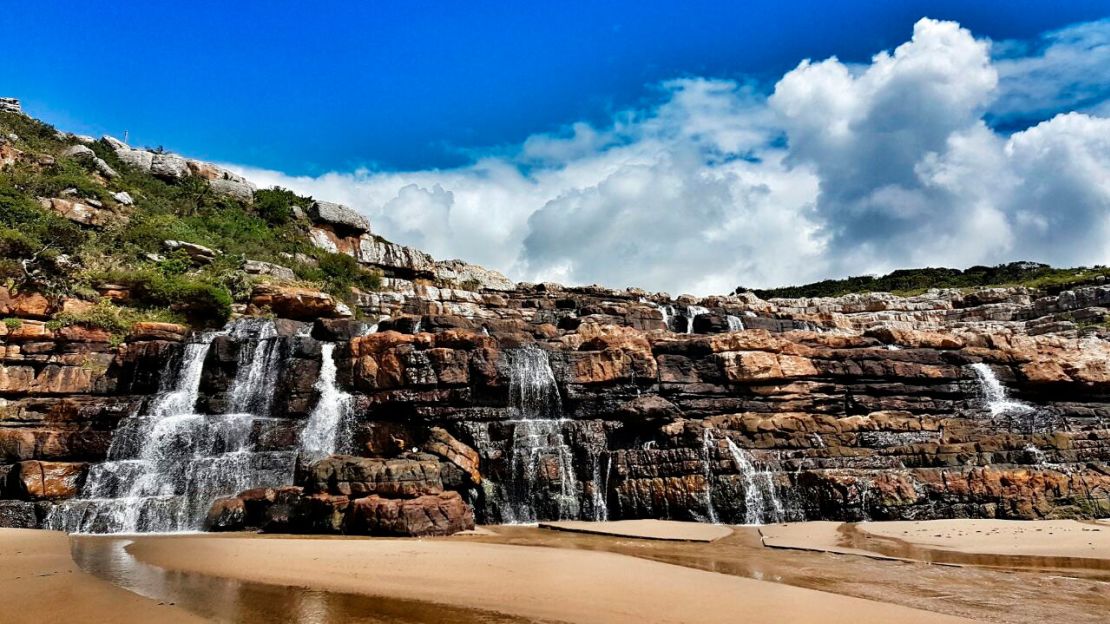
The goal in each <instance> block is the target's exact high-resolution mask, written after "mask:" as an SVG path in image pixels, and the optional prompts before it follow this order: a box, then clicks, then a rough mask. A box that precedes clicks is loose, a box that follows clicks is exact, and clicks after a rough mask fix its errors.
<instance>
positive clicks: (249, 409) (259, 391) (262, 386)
mask: <svg viewBox="0 0 1110 624" xmlns="http://www.w3.org/2000/svg"><path fill="white" fill-rule="evenodd" d="M232 336H233V337H234V338H236V339H238V340H240V341H243V343H242V345H241V346H240V348H239V362H238V365H239V367H238V373H239V374H237V375H236V376H235V381H234V383H233V384H232V386H231V391H230V393H229V397H228V399H229V401H230V409H231V412H232V413H247V414H269V413H270V403H271V402H272V401H273V399H274V393H273V392H271V390H272V389H273V387H274V386H275V385H276V384H277V375H278V370H279V368H280V365H281V360H280V358H281V349H280V348H279V347H280V341H278V340H277V328H276V327H274V324H273V323H272V322H270V321H267V320H263V319H241V320H240V321H238V322H236V323H235V325H234V329H233V330H232ZM251 345H253V348H248V347H250V346H251ZM244 371H245V372H246V374H242V373H243V372H244Z"/></svg>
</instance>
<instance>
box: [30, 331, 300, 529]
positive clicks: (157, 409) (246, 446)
mask: <svg viewBox="0 0 1110 624" xmlns="http://www.w3.org/2000/svg"><path fill="white" fill-rule="evenodd" d="M230 333H231V335H232V336H236V337H239V338H242V339H245V340H247V342H246V343H244V344H243V345H242V347H241V349H248V347H249V351H250V353H251V356H249V357H246V358H243V359H240V362H239V364H240V366H239V369H238V371H237V374H236V378H235V381H234V383H233V384H232V388H234V389H235V390H234V392H233V394H235V397H234V398H233V400H232V401H231V403H232V404H233V405H248V406H254V407H255V409H266V410H268V409H269V404H270V401H271V399H272V397H273V395H274V392H275V388H274V383H275V382H276V379H277V373H276V371H274V372H271V371H269V370H258V369H260V368H262V367H274V366H276V365H277V364H278V362H277V361H275V356H274V353H275V351H276V349H277V347H276V346H275V345H266V346H265V347H264V348H263V347H262V345H260V344H258V343H261V342H264V341H265V342H277V340H276V331H275V330H274V327H273V324H272V323H269V322H265V323H259V322H258V321H257V319H249V320H244V321H240V322H238V323H237V324H236V325H234V326H233V327H232V328H231V331H230ZM216 335H217V334H212V333H209V334H203V335H201V336H199V337H198V338H197V339H196V340H194V341H192V342H189V343H187V344H186V345H185V347H184V349H183V353H182V357H181V362H180V366H179V367H178V368H177V372H176V374H174V372H173V370H172V368H171V370H168V371H167V372H166V375H165V376H164V379H165V380H166V381H165V382H164V383H163V388H162V391H161V392H160V393H159V395H158V396H157V398H155V400H154V401H153V403H151V405H150V406H149V407H148V409H147V410H145V412H144V413H142V414H140V415H137V416H131V417H128V418H125V419H123V420H121V421H120V424H119V426H118V427H117V429H116V431H115V433H114V435H113V438H112V443H111V446H110V447H109V450H108V459H107V461H105V462H102V463H100V464H97V465H95V466H93V467H92V468H91V469H90V471H89V475H88V478H87V479H86V481H85V485H84V486H83V487H82V490H81V494H80V496H79V498H77V499H74V500H70V501H66V502H64V503H61V504H59V505H57V506H55V507H54V509H53V510H52V511H51V513H50V515H49V517H48V519H47V526H49V527H50V528H53V529H58V530H65V531H69V532H80V533H136V532H173V531H186V530H197V529H200V528H201V525H202V522H203V519H204V517H205V515H206V513H207V511H208V508H209V506H210V505H211V503H212V501H213V500H215V499H216V498H218V497H220V496H226V495H229V494H234V493H237V492H240V491H242V490H246V489H249V488H252V487H259V486H263V485H280V484H285V483H289V482H290V481H291V479H292V472H293V461H294V457H295V453H294V452H292V451H289V450H284V451H282V450H278V451H256V450H255V449H254V443H253V441H252V440H253V439H254V438H255V436H256V434H257V433H258V432H259V431H260V430H265V428H266V427H267V426H269V425H272V424H274V423H275V421H276V419H272V418H269V417H268V414H267V413H265V412H255V413H231V414H224V415H203V414H197V413H195V407H196V402H197V399H198V396H199V388H200V381H201V375H202V372H203V370H204V361H205V358H206V357H207V355H208V352H209V348H210V346H211V344H212V340H213V339H214V338H215V336H216ZM248 388H249V389H250V390H249V391H248V390H247V389H248Z"/></svg>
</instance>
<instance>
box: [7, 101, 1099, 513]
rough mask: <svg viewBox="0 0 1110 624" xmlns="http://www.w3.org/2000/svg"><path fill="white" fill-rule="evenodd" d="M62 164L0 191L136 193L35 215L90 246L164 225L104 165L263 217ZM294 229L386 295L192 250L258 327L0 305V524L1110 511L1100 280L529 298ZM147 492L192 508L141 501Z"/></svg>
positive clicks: (199, 176)
mask: <svg viewBox="0 0 1110 624" xmlns="http://www.w3.org/2000/svg"><path fill="white" fill-rule="evenodd" d="M13 106H14V109H13V108H12V107H13ZM4 107H7V108H4ZM0 110H8V111H11V110H16V111H18V103H14V104H13V103H11V102H9V101H6V100H0ZM64 137H65V144H64V148H65V151H64V152H63V151H62V147H58V149H56V150H55V151H54V152H53V153H52V154H47V155H35V154H32V153H31V152H30V150H29V149H28V151H23V150H22V149H17V146H18V147H20V148H22V147H25V144H24V143H21V142H19V141H18V140H17V139H10V138H4V139H2V140H0V163H10V162H17V161H19V162H26V163H27V164H28V165H29V166H36V167H37V166H47V164H44V163H53V159H54V157H55V156H57V157H58V158H64V159H72V160H79V161H81V162H83V163H84V164H85V169H86V171H87V172H88V174H89V176H91V177H92V178H93V179H95V181H96V182H97V184H100V183H105V187H106V188H107V189H108V190H116V191H117V192H115V193H112V194H110V195H109V194H107V193H98V194H96V198H93V197H89V196H86V195H90V194H85V195H81V194H79V193H77V192H76V191H74V190H72V189H67V190H64V191H59V192H58V193H57V194H58V195H59V196H58V197H47V198H40V202H41V205H42V207H43V208H44V209H46V210H50V211H53V212H55V213H57V214H58V215H61V216H63V217H64V218H66V219H69V220H71V221H73V222H76V223H78V224H79V225H80V226H82V228H84V229H88V230H92V229H97V228H104V229H106V231H111V228H112V227H114V226H115V224H117V223H122V222H123V221H122V220H123V219H126V218H127V215H128V214H129V212H128V210H125V207H127V206H131V205H132V204H133V203H134V202H135V201H136V200H139V201H140V202H141V201H143V200H144V198H143V197H142V196H141V195H139V196H136V198H131V196H130V195H128V194H127V193H125V192H123V191H121V190H119V188H120V187H119V186H118V180H117V181H116V182H115V184H117V185H116V186H112V185H111V184H107V183H106V180H108V179H109V178H111V177H112V173H114V172H109V171H107V170H104V169H103V168H101V167H100V165H99V164H98V163H97V162H96V160H97V159H96V154H97V153H101V154H103V153H104V151H103V150H104V149H105V148H106V147H110V148H111V149H112V150H113V151H114V152H115V154H116V156H118V157H119V159H120V161H122V163H124V166H125V167H134V168H137V169H138V170H140V171H143V172H148V173H149V174H151V175H153V176H156V177H158V178H161V179H162V180H165V181H171V182H175V183H177V182H182V183H187V184H190V185H192V184H194V183H196V182H197V180H203V181H205V182H206V183H207V184H208V186H209V187H210V189H211V190H212V191H215V192H217V193H226V194H228V195H232V196H235V197H239V198H242V199H249V198H250V197H251V196H252V193H253V186H252V185H251V184H250V183H249V182H247V181H246V180H244V179H242V178H240V177H239V176H237V175H235V174H233V173H231V172H228V171H226V170H223V169H221V168H219V167H215V166H213V165H210V164H208V163H203V162H200V161H195V160H190V159H187V158H184V157H181V156H178V155H175V154H169V153H165V152H162V151H160V150H159V151H149V150H141V149H132V148H131V147H130V146H128V145H126V144H124V143H122V142H120V141H118V140H116V139H112V138H111V137H104V138H103V139H102V143H96V144H94V143H93V142H91V141H86V140H85V139H83V138H79V137H72V136H70V135H64ZM90 145H91V147H90ZM93 148H95V149H93ZM89 163H92V165H93V166H92V167H89ZM113 164H116V163H115V161H113ZM109 169H110V168H109ZM121 172H122V173H123V174H125V176H127V175H131V174H133V171H132V170H131V169H127V168H121ZM150 182H152V183H155V182H154V181H153V180H150ZM156 184H160V183H156ZM200 190H201V191H202V192H203V190H204V189H203V186H202V187H200ZM71 191H72V192H71ZM52 194H53V191H52ZM28 201H30V202H33V201H34V200H33V198H30V199H28ZM220 201H226V199H221V200H220ZM94 202H95V203H94ZM232 203H234V204H235V205H239V206H240V207H242V206H244V204H241V203H238V202H232ZM32 205H33V204H32ZM292 213H293V214H294V219H295V220H294V221H291V222H290V227H291V228H293V229H296V232H297V235H298V236H300V238H299V239H298V242H297V244H298V245H306V244H308V242H309V241H310V242H311V243H312V244H315V245H316V246H317V247H320V248H323V249H326V250H328V251H332V252H336V253H341V254H346V255H349V256H351V257H352V258H354V259H355V260H356V261H357V262H358V263H360V264H361V265H363V266H364V267H368V268H371V269H374V270H375V271H376V272H379V273H380V274H381V277H382V280H381V281H382V287H381V289H380V290H372V291H371V290H366V291H355V290H352V291H351V292H350V294H351V297H350V298H347V299H346V300H347V301H348V302H353V304H352V305H347V304H346V303H344V302H343V301H340V300H339V299H338V298H337V297H336V296H333V295H332V294H328V293H326V292H322V291H321V290H320V289H319V287H310V286H308V285H305V283H303V282H297V281H296V278H297V276H298V275H305V274H307V273H308V271H307V270H306V269H308V268H311V267H313V266H315V265H313V262H315V261H316V260H315V259H314V258H313V257H310V256H309V255H307V254H305V253H304V251H303V250H302V249H301V248H298V247H290V248H288V249H286V250H285V251H278V252H275V253H273V254H269V252H267V254H268V255H262V254H259V255H258V257H265V258H267V259H269V260H275V261H278V262H282V263H284V260H281V259H282V258H287V259H288V260H289V262H288V266H284V265H283V264H275V263H272V262H261V261H257V260H253V259H246V258H242V257H241V256H238V255H235V254H231V253H227V254H224V253H222V251H221V250H219V249H213V248H209V247H205V246H201V245H197V244H195V243H190V242H186V241H178V240H165V241H164V243H163V246H164V248H165V249H164V250H163V251H165V250H168V251H169V252H170V254H171V255H172V256H173V258H174V259H175V260H182V259H187V260H189V261H190V262H184V263H175V264H186V265H189V270H193V271H201V270H205V268H204V267H206V266H207V265H210V264H213V263H214V265H215V267H211V266H208V267H207V268H208V269H212V268H221V269H222V268H223V267H224V265H228V266H232V267H233V268H232V269H229V270H232V271H235V272H236V277H237V278H241V283H239V284H238V285H237V287H236V289H235V290H236V293H235V295H234V296H235V307H234V308H233V311H234V312H235V314H236V315H243V316H246V317H248V318H236V319H235V320H234V321H233V322H232V323H231V324H229V325H228V326H226V327H224V328H222V329H220V330H219V331H216V330H215V329H212V330H211V331H208V332H206V333H203V334H202V333H198V332H197V331H194V330H192V329H190V328H188V327H184V326H180V325H176V324H172V323H156V322H142V323H135V324H133V325H132V326H131V328H130V331H121V332H118V333H110V332H109V331H107V330H105V329H103V328H102V327H103V325H98V324H97V323H92V322H82V321H81V320H80V319H81V318H83V317H82V313H88V312H89V311H90V308H91V306H92V305H93V303H92V302H91V301H83V300H78V299H73V298H69V299H66V298H64V297H60V296H54V295H53V294H51V295H50V296H48V293H53V292H54V291H51V290H49V289H43V290H44V292H43V293H38V292H33V291H32V290H31V289H27V290H25V291H22V292H14V291H12V290H10V289H8V288H0V317H2V318H3V319H4V322H3V323H0V525H2V526H21V527H30V526H43V525H46V526H61V527H70V526H74V524H73V523H69V522H60V523H59V522H57V521H58V520H59V518H60V519H61V520H67V519H72V518H77V519H78V520H83V519H85V518H86V517H92V518H93V520H94V522H90V523H87V524H86V523H84V522H80V523H78V524H77V525H76V526H79V527H80V528H83V529H87V530H112V528H113V527H114V526H116V525H112V524H110V522H109V521H115V520H118V519H119V518H118V517H124V519H125V520H128V521H131V520H134V519H135V518H134V517H132V516H133V515H139V516H142V517H143V518H145V519H153V520H151V522H148V523H147V524H142V525H141V526H145V527H149V526H164V525H165V526H174V527H180V526H181V525H178V524H172V523H171V522H170V521H169V520H167V518H171V516H172V519H174V522H176V518H177V517H178V516H177V515H173V514H171V513H170V512H169V511H167V509H170V510H171V511H173V512H174V514H177V513H178V512H180V513H181V514H193V515H195V516H196V517H197V522H196V524H194V525H190V526H191V527H192V528H199V525H200V521H201V520H204V518H205V513H207V519H206V520H204V524H205V526H206V527H207V528H209V529H211V530H246V529H254V530H262V531H269V532H281V531H287V532H299V533H305V532H312V533H351V534H369V535H443V534H449V533H453V532H457V531H460V530H465V529H468V528H470V527H472V526H473V524H474V522H475V520H477V521H480V522H527V521H535V520H546V519H568V518H577V519H594V520H601V519H620V518H673V519H684V520H701V521H716V522H747V523H759V522H773V521H783V520H816V519H843V520H858V519H868V518H870V519H928V518H949V517H994V518H1061V517H1077V518H1089V517H1102V516H1107V515H1110V466H1108V462H1110V330H1108V329H1107V327H1108V326H1107V321H1108V315H1110V286H1107V285H1106V284H1104V283H1100V282H1094V281H1092V282H1090V283H1085V284H1082V285H1077V286H1075V287H1074V288H1072V289H1069V290H1062V291H1053V292H1046V291H1039V290H1033V289H1027V288H979V289H973V290H960V291H958V290H933V291H929V292H926V293H923V294H920V295H916V296H912V297H898V296H895V295H891V294H888V293H870V294H862V295H847V296H843V297H836V298H801V299H770V300H763V299H760V298H759V297H756V296H755V295H754V294H752V293H740V294H737V295H734V296H721V297H705V298H696V297H692V296H689V295H681V296H678V297H671V296H670V295H667V294H665V293H648V292H646V291H642V290H636V289H625V290H616V289H608V288H604V287H600V286H584V287H563V286H560V285H558V284H550V283H543V284H514V283H512V282H511V281H510V280H508V279H507V278H506V277H505V276H503V275H501V274H499V273H496V272H494V271H489V270H486V269H483V268H482V267H477V266H475V265H471V264H467V263H465V262H462V261H458V260H448V261H437V260H435V259H434V258H433V257H431V256H430V255H428V254H427V253H425V252H423V251H420V250H417V249H413V248H411V247H406V246H403V245H398V244H395V243H392V242H389V241H387V240H385V239H383V238H381V237H380V236H377V235H376V234H375V233H374V232H373V230H372V227H371V225H372V224H371V223H369V222H368V220H367V219H366V218H365V217H364V216H363V215H361V214H359V213H358V212H356V211H354V210H352V209H350V208H348V207H345V206H342V205H339V204H333V203H329V202H324V201H318V202H315V203H314V204H313V205H311V206H306V207H303V210H302V207H297V208H296V209H294V210H292ZM306 213H307V214H306ZM164 236H169V234H165V235H164ZM174 236H177V235H176V234H174ZM161 238H162V237H161V236H159V237H158V238H157V239H155V240H156V242H157V241H158V240H160V239H161ZM306 238H307V240H306ZM145 251H147V252H148V256H155V257H156V259H154V260H152V262H161V261H162V260H164V259H165V258H164V257H163V256H161V255H159V254H155V253H153V252H154V251H155V250H151V249H146V250H145ZM279 253H280V254H281V255H279ZM321 255H323V254H321ZM330 259H331V260H335V258H330ZM340 260H346V259H343V258H341V259H340ZM347 264H351V265H353V263H350V262H349V261H348V262H347ZM240 268H241V269H242V270H241V271H240V270H239V269H240ZM320 268H323V265H322V263H321V265H320ZM293 269H296V272H294V270H293ZM359 283H363V282H359ZM375 283H376V282H375ZM96 287H97V289H98V291H99V293H100V295H101V296H102V297H104V298H106V299H109V300H113V301H115V300H118V301H127V300H128V298H129V297H130V293H129V288H133V287H132V286H128V285H120V284H109V283H103V284H97V285H96ZM364 287H365V288H370V286H364ZM134 288H138V287H134ZM228 292H229V293H230V292H231V291H230V289H229V290H228ZM331 292H337V291H336V290H335V289H334V288H333V289H332V290H331ZM342 294H343V296H344V297H346V295H347V293H346V291H344V292H343V293H342ZM60 313H67V314H60ZM250 317H253V318H250ZM63 321H64V322H63ZM109 326H111V325H109ZM185 373H188V375H186V374H185ZM185 377H188V378H189V379H192V380H193V382H195V383H193V384H192V385H191V386H190V387H189V388H182V387H179V385H180V382H181V380H182V379H183V378H185ZM152 406H153V407H152ZM167 406H168V407H167ZM171 408H172V411H167V410H170V409H171ZM144 419H145V420H144ZM151 423H156V424H154V425H151ZM146 425H151V426H146ZM160 426H161V427H163V428H159V427H160ZM174 427H179V428H178V429H175V428H174ZM306 432H311V433H313V437H312V439H313V444H316V445H312V444H309V443H308V442H307V440H308V439H309V437H310V436H308V435H306ZM152 440H153V442H158V443H161V444H163V446H162V447H158V448H159V449H163V450H165V449H168V451H167V452H168V453H169V454H170V455H175V454H176V455H175V459H176V460H177V461H179V462H180V466H181V469H180V471H179V472H181V473H184V474H178V473H177V472H173V470H176V469H177V467H178V465H177V464H174V465H173V466H172V469H173V470H171V469H167V468H165V466H154V467H151V466H150V465H142V466H140V464H144V463H145V464H152V463H157V462H151V461H150V460H149V458H148V459H143V457H142V453H139V452H138V451H139V450H142V449H145V448H147V446H144V445H145V444H147V443H152ZM320 440H323V442H324V444H319V442H320ZM113 445H114V446H113ZM110 448H115V449H117V450H114V451H113V452H112V453H113V454H112V457H109V449H110ZM136 457H138V459H136ZM158 457H159V458H160V459H164V457H162V456H161V455H159V456H158ZM137 466H138V468H137ZM140 468H141V469H142V470H145V471H146V472H142V473H141V475H140V476H147V477H149V476H150V475H155V476H158V477H160V478H164V479H167V481H168V482H172V485H173V486H174V488H176V489H179V490H181V491H183V492H187V493H186V494H181V493H180V492H175V494H174V495H165V496H163V495H162V493H161V491H160V490H157V489H156V488H155V492H154V493H153V494H151V493H150V492H142V493H141V494H142V496H139V497H131V498H128V497H127V496H124V494H127V493H128V492H130V491H131V490H130V489H129V488H130V484H131V483H132V482H135V481H138V479H137V478H136V475H137V474H139V473H136V472H135V471H136V470H138V469H140ZM243 475H247V476H249V477H250V478H249V479H248V478H240V477H242V476H243ZM179 476H180V477H181V480H179V479H178V477H179ZM90 484H93V485H95V487H93V485H90ZM186 486H188V487H186ZM192 486H198V487H197V488H193V487H192ZM198 491H199V492H202V493H203V494H204V496H203V497H200V498H199V499H198V498H197V497H196V496H194V495H195V494H196V492H198ZM210 494H211V496H210ZM190 496H194V497H193V498H189V497H190ZM167 497H169V498H175V499H177V500H175V502H174V504H177V505H179V507H174V508H172V509H171V508H168V507H166V506H165V505H163V503H165V501H161V500H159V499H161V498H167ZM136 499H141V500H142V501H143V505H144V506H143V507H142V509H140V510H137V511H135V513H134V514H131V515H129V514H130V510H124V511H127V512H128V513H123V512H122V511H121V512H119V513H116V508H109V507H110V506H107V507H105V508H107V509H108V512H105V513H103V514H100V515H97V513H96V512H97V507H96V506H97V505H104V504H105V503H104V502H105V501H109V502H115V503H119V502H120V501H123V502H124V503H127V504H130V503H129V501H131V500H136ZM82 501H84V502H82ZM90 501H91V502H90ZM90 509H92V512H90ZM109 512H110V513H109ZM86 514H87V515H86ZM117 516H118V517H117ZM163 520H165V522H162V521H163ZM159 522H162V524H159ZM127 526H130V525H127ZM117 530H118V529H117Z"/></svg>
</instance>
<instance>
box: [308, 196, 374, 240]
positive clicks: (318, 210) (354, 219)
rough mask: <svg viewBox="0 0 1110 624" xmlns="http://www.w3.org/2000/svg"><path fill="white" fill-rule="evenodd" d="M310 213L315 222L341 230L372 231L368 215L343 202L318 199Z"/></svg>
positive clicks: (358, 232) (359, 232) (309, 210)
mask: <svg viewBox="0 0 1110 624" xmlns="http://www.w3.org/2000/svg"><path fill="white" fill-rule="evenodd" d="M308 215H309V217H310V218H311V219H312V221H313V223H326V224H328V225H331V226H334V227H336V228H337V229H340V230H348V231H351V232H354V233H356V234H361V233H363V232H369V231H370V222H369V221H367V219H366V217H364V216H362V215H361V214H359V213H358V212H357V211H356V210H353V209H351V208H349V207H347V206H344V205H342V204H336V203H332V202H326V201H317V202H314V203H313V204H312V206H311V207H309V209H308Z"/></svg>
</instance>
